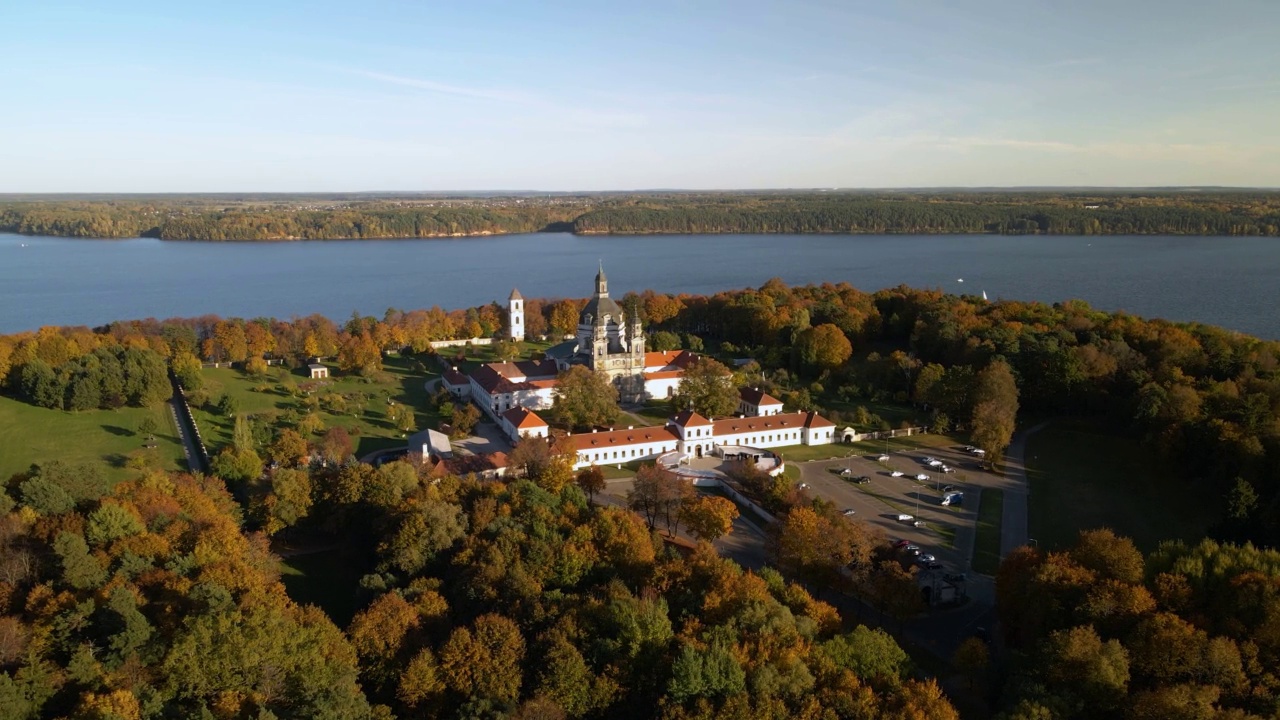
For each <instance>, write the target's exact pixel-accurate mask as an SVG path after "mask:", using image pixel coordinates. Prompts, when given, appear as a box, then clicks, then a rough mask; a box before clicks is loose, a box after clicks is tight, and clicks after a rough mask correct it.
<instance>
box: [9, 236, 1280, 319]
mask: <svg viewBox="0 0 1280 720" xmlns="http://www.w3.org/2000/svg"><path fill="white" fill-rule="evenodd" d="M598 260H604V263H605V270H606V272H607V273H608V275H609V280H610V290H611V291H612V292H613V294H614V295H616V296H619V297H620V296H621V295H622V294H623V293H625V292H627V291H628V290H642V289H644V288H653V289H655V290H662V291H668V292H676V291H681V292H690V293H713V292H716V291H719V290H725V289H731V288H741V287H747V286H759V285H760V284H762V283H763V282H764V281H765V280H767V279H769V278H771V277H775V276H776V277H781V278H782V279H783V280H785V281H786V282H788V283H791V284H805V283H820V282H824V281H832V282H836V281H846V282H849V283H851V284H852V285H854V286H856V287H858V288H860V289H863V290H867V291H874V290H877V289H880V288H884V287H891V286H895V285H899V284H904V283H905V284H907V285H911V286H915V287H938V288H942V289H943V290H946V291H948V292H957V293H959V292H967V293H973V294H978V293H979V292H981V291H983V290H985V291H986V292H987V295H988V296H989V297H990V298H991V299H993V300H994V299H996V298H1016V299H1025V300H1042V301H1046V302H1056V301H1060V300H1067V299H1072V298H1080V299H1083V300H1086V301H1088V302H1089V303H1090V304H1092V305H1093V306H1094V307H1097V308H1100V309H1104V310H1121V309H1123V310H1126V311H1129V312H1131V313H1134V314H1137V315H1143V316H1147V317H1163V318H1168V319H1171V320H1198V321H1202V322H1206V323H1212V324H1215V325H1222V326H1224V327H1228V328H1232V329H1236V330H1242V331H1244V332H1248V333H1251V334H1254V335H1258V336H1260V337H1264V338H1268V339H1280V316H1278V314H1277V309H1280V282H1277V281H1278V280H1280V240H1277V239H1275V238H1202V237H1161V236H1155V237H1150V236H1148V237H1128V236H1125V237H1004V236H996V235H976V236H970V235H966V236H945V235H943V236H936V235H927V236H912V235H887V236H845V235H715V236H688V235H674V236H671V235H667V236H652V235H651V236H640V237H629V236H611V237H578V236H575V235H570V234H535V235H509V236H504V237H489V238H466V239H450V240H386V241H377V240H361V241H332V240H330V241H315V242H286V243H197V242H163V241H160V240H150V239H134V240H72V239H66V238H51V237H25V236H18V235H5V234H0V332H3V333H8V332H16V331H20V330H31V329H35V328H37V327H40V326H41V325H98V324H103V323H106V322H109V321H112V320H121V319H133V318H145V317H158V318H166V317H188V316H196V315H204V314H208V313H213V314H218V315H223V316H240V317H257V316H262V315H267V316H275V317H282V318H285V317H290V316H293V315H308V314H311V313H316V312H318V313H321V314H324V315H327V316H329V317H332V318H334V319H336V320H339V321H341V320H345V319H346V318H347V317H349V316H350V315H351V312H352V311H353V310H358V311H360V312H361V313H362V314H371V315H377V316H381V315H382V313H383V312H384V311H385V310H386V309H387V308H388V307H395V308H401V309H413V308H425V307H430V306H432V305H440V306H442V307H445V308H457V307H469V306H473V305H480V304H483V303H487V302H490V301H493V300H498V301H502V302H503V303H504V304H505V300H506V297H507V294H508V293H509V292H510V291H511V288H512V287H513V286H514V287H518V288H520V291H521V292H522V293H523V294H524V295H525V296H526V297H585V296H587V295H588V294H590V293H591V291H592V277H593V276H594V275H595V271H596V263H597V261H598ZM960 278H963V279H964V282H963V283H961V282H959V279H960Z"/></svg>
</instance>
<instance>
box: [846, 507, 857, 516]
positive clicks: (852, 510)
mask: <svg viewBox="0 0 1280 720" xmlns="http://www.w3.org/2000/svg"><path fill="white" fill-rule="evenodd" d="M844 514H845V516H846V517H847V516H849V515H856V514H858V511H857V510H854V509H853V508H848V509H846V510H845V511H844Z"/></svg>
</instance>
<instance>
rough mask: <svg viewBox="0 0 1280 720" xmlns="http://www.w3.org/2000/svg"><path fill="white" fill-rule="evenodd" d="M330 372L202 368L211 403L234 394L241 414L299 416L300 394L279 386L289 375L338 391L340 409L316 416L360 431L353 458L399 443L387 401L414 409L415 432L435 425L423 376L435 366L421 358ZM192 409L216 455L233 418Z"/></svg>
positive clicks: (389, 359) (324, 391)
mask: <svg viewBox="0 0 1280 720" xmlns="http://www.w3.org/2000/svg"><path fill="white" fill-rule="evenodd" d="M329 371H330V373H331V375H332V376H331V377H330V378H329V379H328V380H317V381H312V380H310V379H309V378H308V377H307V376H306V375H304V371H303V370H295V371H293V372H292V373H290V372H289V370H288V369H286V368H280V367H273V368H271V369H270V370H269V373H268V376H267V378H266V379H265V380H264V379H255V378H252V377H249V376H248V375H246V374H245V373H243V372H241V371H239V370H232V369H228V368H219V369H206V370H204V377H205V389H206V390H207V391H208V394H209V397H210V399H211V402H214V403H216V402H217V400H218V398H220V397H221V396H222V395H224V394H226V395H230V396H231V397H233V398H235V400H236V404H237V406H238V408H239V412H240V413H241V414H260V413H276V414H277V415H278V416H279V417H280V418H281V420H283V419H284V418H286V417H287V416H288V415H290V414H293V415H296V416H301V415H303V414H305V412H304V411H303V409H302V400H301V398H294V397H292V396H291V395H289V394H287V393H284V392H282V391H280V390H279V389H278V387H277V386H278V385H279V384H280V383H281V381H282V380H283V379H284V378H285V377H286V376H288V377H290V378H291V379H292V381H293V382H294V383H296V384H297V385H300V386H302V385H305V384H307V383H310V382H314V383H317V384H318V387H317V389H316V391H315V394H316V395H317V396H323V395H325V394H328V393H337V394H339V395H342V396H343V397H344V398H345V402H346V403H347V408H346V409H345V410H343V411H328V410H326V409H325V408H324V407H323V406H322V407H321V411H320V417H321V419H322V420H323V421H324V425H325V427H326V428H330V427H337V426H341V427H344V428H347V429H348V430H350V429H351V428H358V429H359V431H360V434H359V436H358V437H356V438H355V440H356V452H355V454H356V456H357V457H362V456H364V455H366V454H368V453H370V452H373V451H375V450H382V449H385V448H395V447H403V446H404V444H405V437H404V434H403V433H401V432H400V431H399V430H398V429H397V428H395V427H394V426H393V425H392V424H391V422H390V421H389V420H388V419H387V410H388V407H389V405H388V401H389V400H390V401H395V402H397V403H402V404H407V405H409V406H411V407H412V408H413V409H414V412H415V417H416V420H417V427H416V429H415V431H416V430H421V429H423V428H427V427H432V428H434V427H436V425H437V424H438V423H439V417H438V416H437V415H436V413H435V412H434V411H432V410H429V409H428V407H427V391H426V388H425V383H426V382H427V380H430V379H432V378H434V377H437V376H438V375H439V373H438V366H437V365H435V364H434V363H433V362H432V361H430V360H429V359H427V358H425V357H424V358H422V359H421V360H419V359H416V358H412V357H401V356H398V355H393V356H390V357H386V358H384V359H383V372H382V373H381V374H380V375H379V376H377V377H375V378H371V379H370V378H362V377H360V376H358V375H347V374H344V373H342V372H340V371H339V370H338V369H337V368H336V367H333V366H330V369H329ZM192 412H193V414H194V415H195V418H196V422H198V423H199V424H200V432H201V434H202V435H203V437H204V440H205V445H206V446H207V447H208V448H209V452H210V453H211V454H216V453H217V452H218V448H221V447H222V446H223V445H226V444H228V443H230V442H231V435H232V432H233V430H234V426H235V422H234V420H233V419H232V418H230V417H224V416H221V415H219V414H217V413H216V412H215V411H212V409H211V408H206V407H200V408H196V407H192Z"/></svg>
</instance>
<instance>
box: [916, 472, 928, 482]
mask: <svg viewBox="0 0 1280 720" xmlns="http://www.w3.org/2000/svg"><path fill="white" fill-rule="evenodd" d="M916 479H917V480H919V481H920V482H928V480H929V476H928V475H925V474H924V473H920V474H919V475H916Z"/></svg>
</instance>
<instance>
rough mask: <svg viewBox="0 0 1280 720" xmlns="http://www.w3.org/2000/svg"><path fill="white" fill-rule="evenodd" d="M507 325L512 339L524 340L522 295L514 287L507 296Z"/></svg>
mask: <svg viewBox="0 0 1280 720" xmlns="http://www.w3.org/2000/svg"><path fill="white" fill-rule="evenodd" d="M507 326H508V334H509V335H510V337H511V339H512V340H524V296H522V295H521V294H520V291H519V290H516V289H514V288H513V289H512V290H511V296H510V297H508V298H507Z"/></svg>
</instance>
